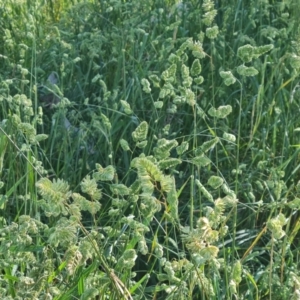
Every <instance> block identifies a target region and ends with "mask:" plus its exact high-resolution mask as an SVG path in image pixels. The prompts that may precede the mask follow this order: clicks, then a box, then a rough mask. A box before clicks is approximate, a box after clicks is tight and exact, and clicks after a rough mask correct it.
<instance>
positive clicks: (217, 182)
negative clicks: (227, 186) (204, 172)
mask: <svg viewBox="0 0 300 300" xmlns="http://www.w3.org/2000/svg"><path fill="white" fill-rule="evenodd" d="M223 182H224V180H223V178H221V177H219V176H214V175H213V176H211V177H210V178H209V179H208V181H207V184H208V185H210V186H211V187H212V188H213V189H217V188H219V187H220V186H222V184H223Z"/></svg>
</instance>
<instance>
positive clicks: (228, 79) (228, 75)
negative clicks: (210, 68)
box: [220, 71, 236, 86]
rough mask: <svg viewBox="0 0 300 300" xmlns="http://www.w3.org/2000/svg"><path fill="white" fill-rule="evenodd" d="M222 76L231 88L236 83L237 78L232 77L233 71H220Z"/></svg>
mask: <svg viewBox="0 0 300 300" xmlns="http://www.w3.org/2000/svg"><path fill="white" fill-rule="evenodd" d="M220 76H221V77H222V78H223V79H224V83H225V84H226V85H227V86H229V85H232V84H234V83H235V82H236V78H235V77H234V76H233V75H232V73H231V71H227V72H225V71H220Z"/></svg>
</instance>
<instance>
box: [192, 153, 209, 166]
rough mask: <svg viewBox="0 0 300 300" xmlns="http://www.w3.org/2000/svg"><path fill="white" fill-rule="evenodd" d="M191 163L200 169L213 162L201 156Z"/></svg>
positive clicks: (193, 159) (194, 158)
mask: <svg viewBox="0 0 300 300" xmlns="http://www.w3.org/2000/svg"><path fill="white" fill-rule="evenodd" d="M191 162H192V163H193V164H194V165H197V166H199V167H205V166H207V165H209V164H210V163H211V160H210V159H209V158H208V157H207V156H205V155H201V156H195V157H193V158H192V159H191Z"/></svg>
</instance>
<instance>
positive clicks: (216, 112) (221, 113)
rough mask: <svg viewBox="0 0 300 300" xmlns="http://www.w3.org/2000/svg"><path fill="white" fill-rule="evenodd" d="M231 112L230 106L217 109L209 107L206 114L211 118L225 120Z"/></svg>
mask: <svg viewBox="0 0 300 300" xmlns="http://www.w3.org/2000/svg"><path fill="white" fill-rule="evenodd" d="M231 112H232V107H231V105H224V106H219V107H218V108H217V109H215V108H214V107H211V108H210V109H209V111H208V114H209V115H210V116H212V117H216V118H218V119H224V118H226V117H227V116H228V115H229V114H230V113H231Z"/></svg>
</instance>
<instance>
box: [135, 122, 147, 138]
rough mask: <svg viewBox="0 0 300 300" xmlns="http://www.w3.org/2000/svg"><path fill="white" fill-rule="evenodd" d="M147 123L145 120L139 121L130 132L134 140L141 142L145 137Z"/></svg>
mask: <svg viewBox="0 0 300 300" xmlns="http://www.w3.org/2000/svg"><path fill="white" fill-rule="evenodd" d="M148 128H149V126H148V123H147V122H146V121H143V122H141V124H140V125H139V126H138V127H137V128H136V129H135V131H134V132H132V138H133V140H134V141H135V142H141V141H144V140H146V139H147V134H148Z"/></svg>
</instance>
